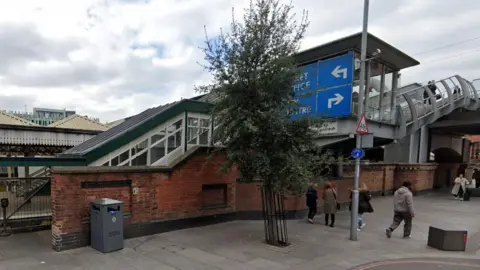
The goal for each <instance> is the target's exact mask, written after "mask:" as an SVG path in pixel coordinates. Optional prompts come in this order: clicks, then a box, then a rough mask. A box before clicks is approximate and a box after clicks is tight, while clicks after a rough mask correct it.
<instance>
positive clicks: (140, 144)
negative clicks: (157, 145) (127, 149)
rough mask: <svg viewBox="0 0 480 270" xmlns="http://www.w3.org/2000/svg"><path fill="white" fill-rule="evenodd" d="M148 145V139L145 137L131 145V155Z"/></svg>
mask: <svg viewBox="0 0 480 270" xmlns="http://www.w3.org/2000/svg"><path fill="white" fill-rule="evenodd" d="M147 146H148V139H145V140H144V141H142V142H141V143H139V144H137V145H135V147H133V148H132V149H131V150H132V157H133V156H134V155H135V154H137V153H138V152H140V151H142V150H143V149H145V148H147Z"/></svg>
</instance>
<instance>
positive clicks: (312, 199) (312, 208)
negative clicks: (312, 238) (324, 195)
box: [306, 185, 318, 224]
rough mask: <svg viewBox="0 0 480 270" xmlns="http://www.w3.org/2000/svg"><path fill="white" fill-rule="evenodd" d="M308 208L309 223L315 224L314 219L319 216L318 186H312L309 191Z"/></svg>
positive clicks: (307, 195)
mask: <svg viewBox="0 0 480 270" xmlns="http://www.w3.org/2000/svg"><path fill="white" fill-rule="evenodd" d="M306 197H307V207H308V222H310V223H312V224H313V218H314V217H315V214H317V199H318V193H317V189H316V185H312V186H310V187H309V188H308V190H307V194H306Z"/></svg>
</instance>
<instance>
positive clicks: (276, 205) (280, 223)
mask: <svg viewBox="0 0 480 270" xmlns="http://www.w3.org/2000/svg"><path fill="white" fill-rule="evenodd" d="M262 210H263V221H264V225H265V241H266V242H267V244H270V245H274V246H288V245H289V243H288V233H287V222H286V218H285V205H284V201H283V196H281V195H279V194H277V193H275V192H273V191H272V190H271V189H270V188H268V187H262Z"/></svg>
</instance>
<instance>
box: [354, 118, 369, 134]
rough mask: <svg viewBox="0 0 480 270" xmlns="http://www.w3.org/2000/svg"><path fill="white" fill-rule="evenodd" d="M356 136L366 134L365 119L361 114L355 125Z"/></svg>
mask: <svg viewBox="0 0 480 270" xmlns="http://www.w3.org/2000/svg"><path fill="white" fill-rule="evenodd" d="M355 132H357V133H358V134H368V126H367V118H365V114H363V113H362V117H360V121H358V124H357V130H355Z"/></svg>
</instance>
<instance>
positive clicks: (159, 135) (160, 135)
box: [152, 129, 165, 144]
mask: <svg viewBox="0 0 480 270" xmlns="http://www.w3.org/2000/svg"><path fill="white" fill-rule="evenodd" d="M163 138H165V129H162V130H161V131H160V132H158V133H157V134H155V135H153V136H152V144H154V143H156V142H158V141H160V140H161V139H163Z"/></svg>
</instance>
